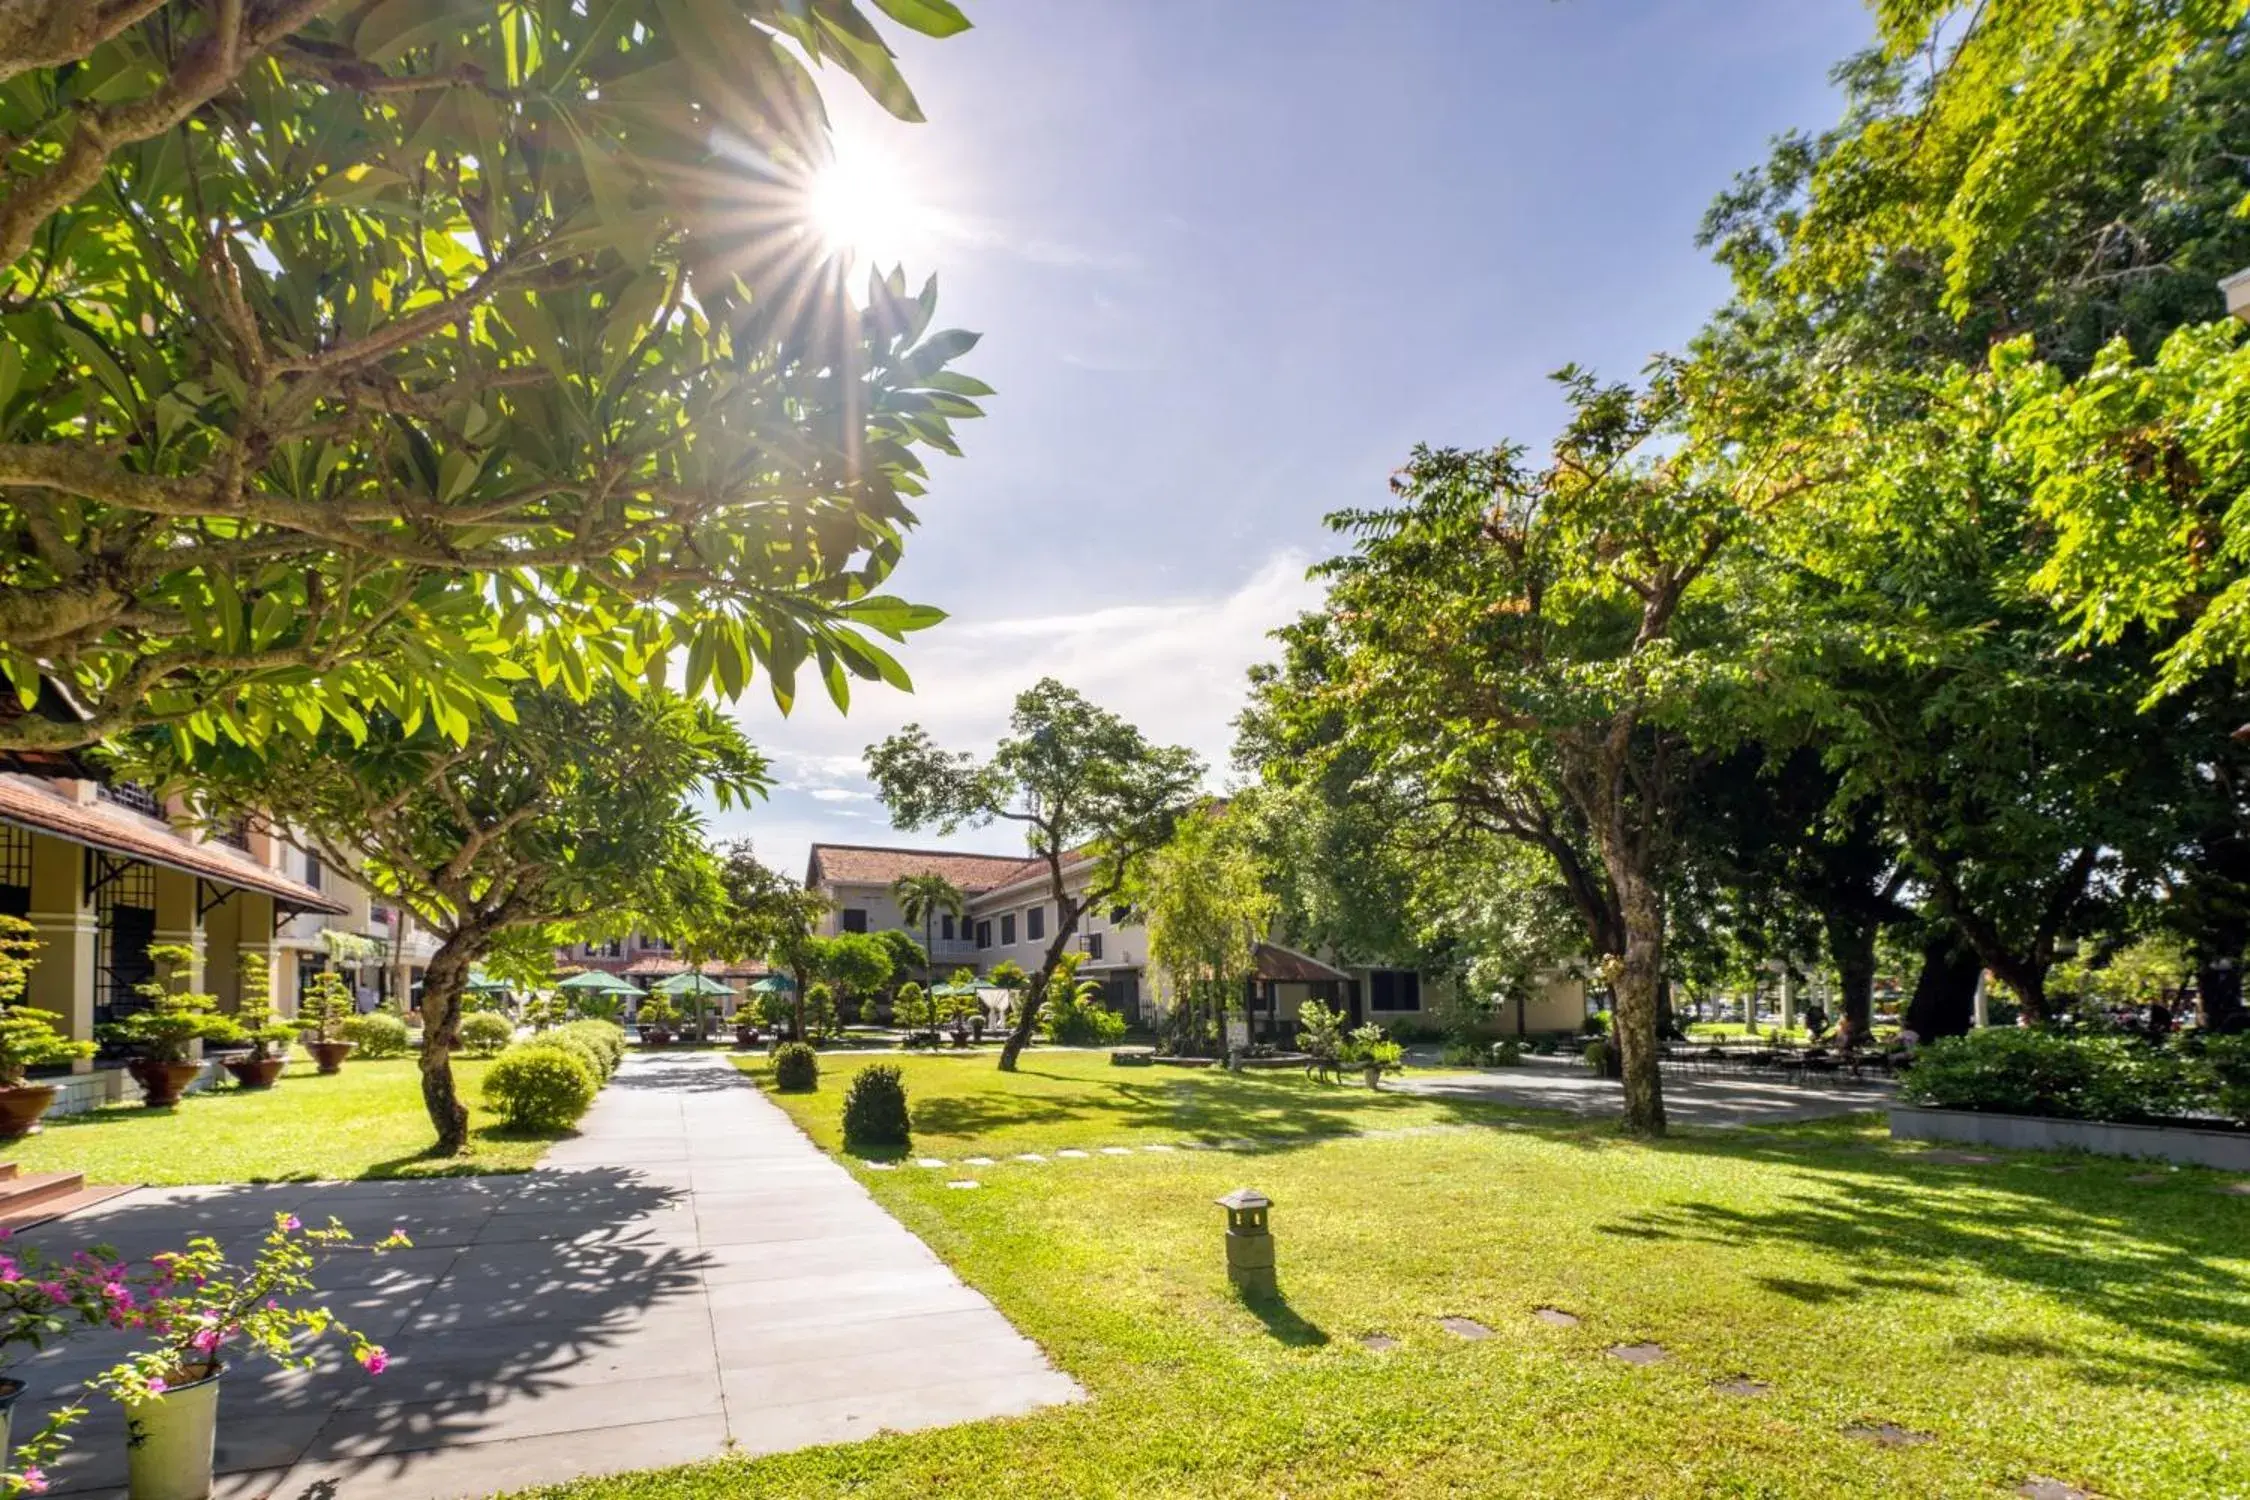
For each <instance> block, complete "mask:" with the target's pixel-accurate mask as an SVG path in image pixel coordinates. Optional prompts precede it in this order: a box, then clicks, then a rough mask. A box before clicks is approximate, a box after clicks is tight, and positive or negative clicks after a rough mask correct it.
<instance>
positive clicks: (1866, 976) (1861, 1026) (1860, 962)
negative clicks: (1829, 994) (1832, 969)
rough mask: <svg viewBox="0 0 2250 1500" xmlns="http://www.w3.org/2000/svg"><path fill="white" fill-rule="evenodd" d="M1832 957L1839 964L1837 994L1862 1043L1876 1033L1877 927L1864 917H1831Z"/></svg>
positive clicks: (1828, 924) (1837, 913)
mask: <svg viewBox="0 0 2250 1500" xmlns="http://www.w3.org/2000/svg"><path fill="white" fill-rule="evenodd" d="M1826 925H1827V928H1828V955H1829V957H1830V958H1831V959H1833V960H1834V961H1835V964H1836V994H1837V999H1838V1001H1839V1002H1840V1004H1841V1008H1842V1010H1843V1012H1844V1019H1845V1020H1847V1021H1849V1022H1851V1028H1852V1035H1853V1036H1855V1037H1858V1038H1859V1039H1860V1040H1861V1041H1862V1042H1864V1041H1866V1040H1867V1039H1868V1038H1869V1037H1871V1036H1873V1035H1874V1033H1873V1031H1871V1030H1870V1029H1869V1028H1870V1027H1872V1026H1873V1025H1874V1024H1875V934H1876V930H1877V927H1876V924H1875V923H1874V922H1871V921H1869V920H1867V919H1865V918H1863V917H1855V916H1852V915H1849V914H1846V913H1842V912H1831V913H1829V914H1828V917H1827V923H1826Z"/></svg>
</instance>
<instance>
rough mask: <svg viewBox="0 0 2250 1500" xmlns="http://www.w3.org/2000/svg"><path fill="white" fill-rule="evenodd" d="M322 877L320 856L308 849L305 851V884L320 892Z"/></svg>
mask: <svg viewBox="0 0 2250 1500" xmlns="http://www.w3.org/2000/svg"><path fill="white" fill-rule="evenodd" d="M320 876H321V869H320V856H319V855H317V854H315V853H313V852H312V851H311V850H310V849H307V850H306V851H305V884H307V885H309V886H311V887H312V888H313V889H314V890H316V891H317V890H319V889H320Z"/></svg>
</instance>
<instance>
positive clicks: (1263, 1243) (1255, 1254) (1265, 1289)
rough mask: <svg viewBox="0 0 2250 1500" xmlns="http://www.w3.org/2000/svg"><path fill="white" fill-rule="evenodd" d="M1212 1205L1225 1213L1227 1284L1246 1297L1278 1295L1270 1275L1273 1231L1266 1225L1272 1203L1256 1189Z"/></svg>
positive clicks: (1234, 1193) (1271, 1269) (1228, 1196)
mask: <svg viewBox="0 0 2250 1500" xmlns="http://www.w3.org/2000/svg"><path fill="white" fill-rule="evenodd" d="M1215 1201H1216V1202H1217V1203H1218V1205H1219V1207H1221V1208H1223V1209H1225V1210H1226V1211H1227V1280H1229V1281H1231V1282H1233V1283H1234V1288H1235V1290H1236V1291H1238V1292H1240V1293H1241V1294H1242V1295H1243V1296H1245V1297H1273V1296H1277V1295H1279V1292H1278V1289H1277V1288H1276V1286H1275V1284H1274V1275H1273V1231H1272V1229H1271V1228H1270V1227H1269V1226H1268V1225H1267V1223H1266V1215H1267V1213H1268V1211H1269V1210H1271V1209H1272V1208H1273V1200H1272V1199H1271V1198H1268V1197H1267V1196H1266V1195H1265V1194H1264V1193H1261V1192H1259V1191H1258V1190H1257V1189H1256V1188H1236V1189H1235V1190H1234V1191H1233V1192H1231V1193H1229V1194H1227V1195H1226V1196H1225V1197H1224V1198H1220V1199H1217V1200H1215Z"/></svg>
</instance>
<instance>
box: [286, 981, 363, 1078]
mask: <svg viewBox="0 0 2250 1500" xmlns="http://www.w3.org/2000/svg"><path fill="white" fill-rule="evenodd" d="M358 1013H359V1012H358V1010H357V1008H356V1007H355V1006H353V1004H352V996H351V991H349V990H347V989H345V988H344V980H343V976H342V975H340V974H338V973H336V972H335V971H334V970H333V969H323V970H321V972H319V973H318V974H315V975H314V976H313V980H312V987H311V988H309V989H307V990H306V991H305V998H304V1001H303V1003H302V1004H300V1005H299V1006H298V1007H297V1029H298V1030H299V1031H300V1032H302V1033H303V1034H304V1038H305V1050H306V1051H307V1052H310V1053H311V1054H312V1055H313V1061H314V1062H315V1063H316V1064H318V1065H319V1068H320V1071H321V1072H323V1073H336V1072H340V1071H342V1069H343V1066H344V1059H345V1058H347V1057H349V1056H351V1055H352V1049H353V1048H354V1047H355V1046H357V1045H358V1044H357V1043H355V1042H347V1041H345V1040H344V1036H343V1030H344V1023H345V1022H346V1021H349V1020H350V1019H351V1018H352V1017H353V1016H355V1015H357V1014H358Z"/></svg>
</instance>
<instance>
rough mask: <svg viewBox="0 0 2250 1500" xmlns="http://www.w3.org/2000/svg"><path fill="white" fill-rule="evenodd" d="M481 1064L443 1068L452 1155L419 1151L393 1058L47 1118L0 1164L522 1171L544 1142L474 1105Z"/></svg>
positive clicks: (171, 1177) (162, 1180)
mask: <svg viewBox="0 0 2250 1500" xmlns="http://www.w3.org/2000/svg"><path fill="white" fill-rule="evenodd" d="M488 1066H489V1064H487V1063H484V1062H481V1061H477V1060H474V1059H469V1058H456V1059H455V1060H454V1063H453V1076H454V1079H455V1081H456V1082H457V1083H458V1084H459V1086H460V1089H461V1097H462V1098H463V1099H464V1100H466V1101H467V1102H468V1105H469V1112H470V1118H469V1131H470V1141H469V1150H468V1152H467V1153H466V1154H465V1155H462V1156H456V1157H449V1158H442V1159H438V1158H430V1157H425V1156H423V1155H422V1154H421V1153H422V1152H423V1151H424V1150H425V1149H426V1148H427V1147H428V1146H429V1144H430V1142H431V1141H432V1140H434V1139H435V1138H436V1136H435V1133H434V1132H433V1131H432V1130H431V1128H430V1119H429V1116H428V1115H427V1114H425V1113H424V1112H423V1109H422V1085H421V1077H420V1074H419V1072H418V1071H417V1070H418V1067H419V1065H418V1064H417V1063H416V1061H415V1060H414V1059H412V1058H397V1059H386V1060H384V1061H381V1062H348V1063H346V1064H344V1070H343V1072H341V1073H339V1074H337V1075H335V1076H334V1077H331V1078H322V1077H320V1076H318V1075H317V1074H316V1073H315V1072H314V1070H313V1065H312V1063H311V1062H309V1061H303V1060H299V1061H295V1062H292V1063H290V1065H289V1069H288V1071H287V1072H286V1073H284V1074H283V1075H282V1079H281V1082H280V1083H279V1084H277V1085H276V1086H275V1087H273V1088H271V1089H264V1090H245V1089H238V1088H235V1087H233V1086H232V1085H231V1084H230V1085H228V1086H226V1087H224V1088H220V1089H217V1090H212V1091H206V1092H203V1093H197V1094H191V1095H189V1096H188V1097H187V1098H186V1099H184V1100H182V1101H181V1102H180V1103H179V1104H178V1105H177V1106H175V1107H174V1108H171V1109H149V1108H148V1107H146V1106H145V1105H140V1104H117V1105H111V1106H110V1107H108V1108H106V1109H100V1110H96V1111H94V1112H93V1113H91V1114H83V1115H71V1116H66V1117H63V1118H59V1119H50V1120H49V1121H47V1124H46V1128H45V1129H44V1130H42V1131H41V1132H40V1133H39V1134H37V1135H34V1136H32V1137H30V1138H28V1139H26V1140H22V1141H17V1142H15V1143H13V1144H10V1145H5V1146H0V1160H7V1161H13V1162H15V1163H16V1164H17V1165H18V1166H19V1167H20V1168H21V1169H22V1170H24V1171H26V1172H65V1171H67V1172H84V1173H85V1174H86V1180H87V1181H89V1182H131V1183H145V1184H151V1185H155V1184H167V1185H168V1184H176V1183H196V1182H278V1181H286V1180H290V1179H302V1178H352V1177H421V1176H458V1175H462V1174H467V1173H477V1172H521V1171H524V1170H526V1169H527V1168H529V1167H530V1166H531V1165H532V1163H534V1162H536V1161H537V1160H538V1159H539V1157H540V1154H541V1153H542V1152H544V1151H545V1150H546V1149H547V1147H548V1145H549V1144H551V1142H552V1140H553V1138H552V1137H550V1136H543V1135H524V1134H519V1133H516V1132H512V1131H508V1130H505V1129H503V1128H502V1127H501V1125H500V1123H499V1120H498V1118H497V1117H496V1116H494V1115H492V1114H491V1113H490V1112H488V1111H487V1110H485V1109H484V1108H483V1105H482V1097H481V1096H482V1083H483V1079H484V1070H485V1068H486V1067H488Z"/></svg>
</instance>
